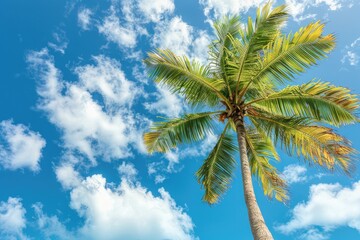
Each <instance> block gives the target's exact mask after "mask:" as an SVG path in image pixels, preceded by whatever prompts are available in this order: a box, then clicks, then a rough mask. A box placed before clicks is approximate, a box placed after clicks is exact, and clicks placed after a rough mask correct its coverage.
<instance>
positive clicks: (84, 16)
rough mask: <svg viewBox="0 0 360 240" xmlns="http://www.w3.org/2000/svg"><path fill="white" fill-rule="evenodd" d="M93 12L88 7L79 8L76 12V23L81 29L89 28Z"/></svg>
mask: <svg viewBox="0 0 360 240" xmlns="http://www.w3.org/2000/svg"><path fill="white" fill-rule="evenodd" d="M92 15H93V12H92V11H91V10H90V9H88V8H83V9H80V10H79V12H78V25H79V26H80V27H81V28H82V29H83V30H89V29H90V24H91V17H92Z"/></svg>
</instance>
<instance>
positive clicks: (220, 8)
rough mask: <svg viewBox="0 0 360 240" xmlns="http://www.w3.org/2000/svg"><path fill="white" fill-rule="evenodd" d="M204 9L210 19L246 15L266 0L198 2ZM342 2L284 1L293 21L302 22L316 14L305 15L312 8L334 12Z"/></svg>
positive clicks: (331, 0)
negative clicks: (324, 7) (323, 8)
mask: <svg viewBox="0 0 360 240" xmlns="http://www.w3.org/2000/svg"><path fill="white" fill-rule="evenodd" d="M199 2H200V4H201V5H202V6H203V7H204V14H205V16H207V17H210V18H218V17H220V16H223V15H226V14H239V13H241V12H243V13H246V12H247V11H249V9H251V8H257V7H258V6H260V5H263V4H265V3H267V2H268V1H267V0H243V1H237V0H199ZM341 2H342V0H285V3H286V4H287V6H288V8H289V12H290V14H291V15H292V16H293V18H294V20H296V21H302V20H304V19H306V18H312V17H315V16H316V14H313V13H307V10H308V9H310V8H313V7H320V6H324V5H325V6H327V7H328V9H329V10H331V11H336V10H339V9H341V8H342V4H341Z"/></svg>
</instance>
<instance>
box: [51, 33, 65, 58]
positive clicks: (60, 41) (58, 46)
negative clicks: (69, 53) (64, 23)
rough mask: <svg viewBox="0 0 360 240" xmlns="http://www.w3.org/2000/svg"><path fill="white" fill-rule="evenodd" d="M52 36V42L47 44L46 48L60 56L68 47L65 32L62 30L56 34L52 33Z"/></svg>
mask: <svg viewBox="0 0 360 240" xmlns="http://www.w3.org/2000/svg"><path fill="white" fill-rule="evenodd" d="M52 36H53V41H52V42H49V43H48V46H49V47H50V48H52V49H54V50H55V51H57V52H59V53H61V54H65V50H66V48H67V46H68V40H67V38H66V35H65V32H64V31H63V30H59V31H58V32H54V33H53V34H52Z"/></svg>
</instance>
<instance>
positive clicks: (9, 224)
mask: <svg viewBox="0 0 360 240" xmlns="http://www.w3.org/2000/svg"><path fill="white" fill-rule="evenodd" d="M25 214H26V210H25V208H24V207H23V205H22V203H21V199H19V198H12V197H9V199H8V200H7V201H6V202H0V238H1V239H26V237H25V235H24V233H23V230H24V229H25V227H26V218H25Z"/></svg>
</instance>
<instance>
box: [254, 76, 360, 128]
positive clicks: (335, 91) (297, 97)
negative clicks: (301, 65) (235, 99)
mask: <svg viewBox="0 0 360 240" xmlns="http://www.w3.org/2000/svg"><path fill="white" fill-rule="evenodd" d="M253 104H255V106H257V107H259V108H263V109H265V110H266V111H268V112H274V113H276V114H279V115H283V116H293V115H296V116H302V117H310V118H313V119H315V120H317V121H322V122H326V123H327V124H331V125H335V126H339V125H343V124H350V123H354V122H356V121H357V120H358V119H357V117H356V115H355V114H356V111H357V110H358V109H359V107H360V106H359V99H358V98H357V96H356V95H355V94H350V90H349V89H347V88H344V87H337V86H334V85H331V84H330V83H328V82H320V81H311V82H309V83H306V84H302V85H299V86H289V87H286V88H284V89H283V90H280V91H278V92H274V93H271V94H268V95H267V96H264V97H261V98H259V99H255V100H253V101H251V102H249V103H248V105H249V106H251V105H253Z"/></svg>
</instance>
